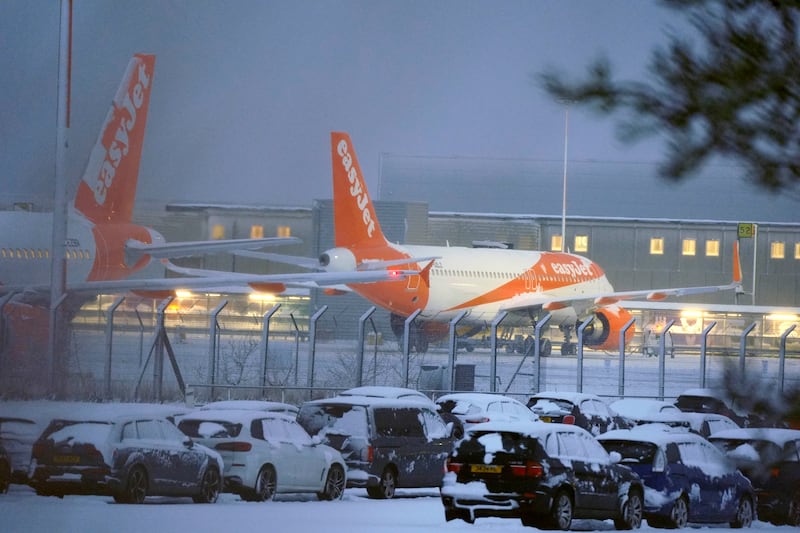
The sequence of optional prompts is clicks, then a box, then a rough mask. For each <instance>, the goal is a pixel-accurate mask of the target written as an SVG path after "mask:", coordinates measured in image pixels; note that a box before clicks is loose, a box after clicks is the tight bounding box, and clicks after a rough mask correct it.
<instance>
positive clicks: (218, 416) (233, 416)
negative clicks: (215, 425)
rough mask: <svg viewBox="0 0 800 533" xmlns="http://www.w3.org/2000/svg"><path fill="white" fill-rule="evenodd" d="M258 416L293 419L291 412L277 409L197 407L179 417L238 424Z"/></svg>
mask: <svg viewBox="0 0 800 533" xmlns="http://www.w3.org/2000/svg"><path fill="white" fill-rule="evenodd" d="M260 418H283V419H286V420H295V417H294V416H293V415H291V414H287V413H281V412H279V411H260V410H257V409H198V410H197V411H192V412H191V413H187V414H185V415H183V416H181V417H180V419H181V421H183V420H225V421H227V422H235V423H240V424H249V423H250V422H251V421H253V420H255V419H260Z"/></svg>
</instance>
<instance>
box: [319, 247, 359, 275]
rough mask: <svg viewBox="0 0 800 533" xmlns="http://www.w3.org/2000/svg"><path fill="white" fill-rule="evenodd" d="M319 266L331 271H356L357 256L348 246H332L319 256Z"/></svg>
mask: <svg viewBox="0 0 800 533" xmlns="http://www.w3.org/2000/svg"><path fill="white" fill-rule="evenodd" d="M319 266H320V267H322V268H324V269H325V270H327V271H330V272H350V271H353V272H354V271H355V270H356V256H355V255H353V252H351V251H350V250H348V249H347V248H331V249H330V250H327V251H325V252H323V253H322V255H320V256H319Z"/></svg>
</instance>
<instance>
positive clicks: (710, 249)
mask: <svg viewBox="0 0 800 533" xmlns="http://www.w3.org/2000/svg"><path fill="white" fill-rule="evenodd" d="M706 257H719V241H718V240H709V241H706Z"/></svg>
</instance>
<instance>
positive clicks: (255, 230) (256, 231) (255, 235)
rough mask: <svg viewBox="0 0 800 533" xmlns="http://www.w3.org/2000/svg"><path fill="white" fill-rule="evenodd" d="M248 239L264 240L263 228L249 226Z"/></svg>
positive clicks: (255, 225) (254, 225)
mask: <svg viewBox="0 0 800 533" xmlns="http://www.w3.org/2000/svg"><path fill="white" fill-rule="evenodd" d="M250 238H251V239H263V238H264V226H260V225H258V224H253V225H252V226H250Z"/></svg>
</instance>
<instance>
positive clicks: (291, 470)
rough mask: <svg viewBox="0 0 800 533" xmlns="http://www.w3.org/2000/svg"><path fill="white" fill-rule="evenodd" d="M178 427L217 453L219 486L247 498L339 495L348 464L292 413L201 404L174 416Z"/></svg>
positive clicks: (329, 497) (337, 497) (265, 499)
mask: <svg viewBox="0 0 800 533" xmlns="http://www.w3.org/2000/svg"><path fill="white" fill-rule="evenodd" d="M178 429H180V430H181V431H182V432H183V433H185V434H186V435H188V436H190V437H191V438H193V439H195V440H197V441H198V442H200V443H202V444H205V445H206V446H208V447H209V448H213V449H214V450H216V451H217V452H219V453H220V455H221V456H222V460H223V462H224V464H225V468H224V471H223V479H224V489H223V490H224V491H226V492H232V493H235V494H239V495H240V496H241V497H242V499H244V500H247V501H258V502H261V501H267V500H271V499H272V497H273V496H274V495H275V494H279V493H303V492H307V493H315V494H317V496H318V497H319V498H320V499H322V500H338V499H340V498H341V497H342V495H343V493H344V488H345V484H346V482H347V465H346V464H345V462H344V459H343V458H342V455H341V454H340V453H339V452H338V451H336V450H334V449H333V448H331V447H329V446H326V445H324V444H321V443H319V441H314V440H313V439H312V438H311V437H310V436H309V435H308V433H306V431H305V430H304V429H303V428H302V427H301V426H300V425H299V424H298V423H297V421H296V420H295V418H294V416H291V415H287V414H284V413H277V412H269V411H259V410H235V409H219V410H210V409H209V410H202V411H195V412H193V413H189V414H188V415H186V416H184V417H182V418H181V419H180V420H179V421H178Z"/></svg>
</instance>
